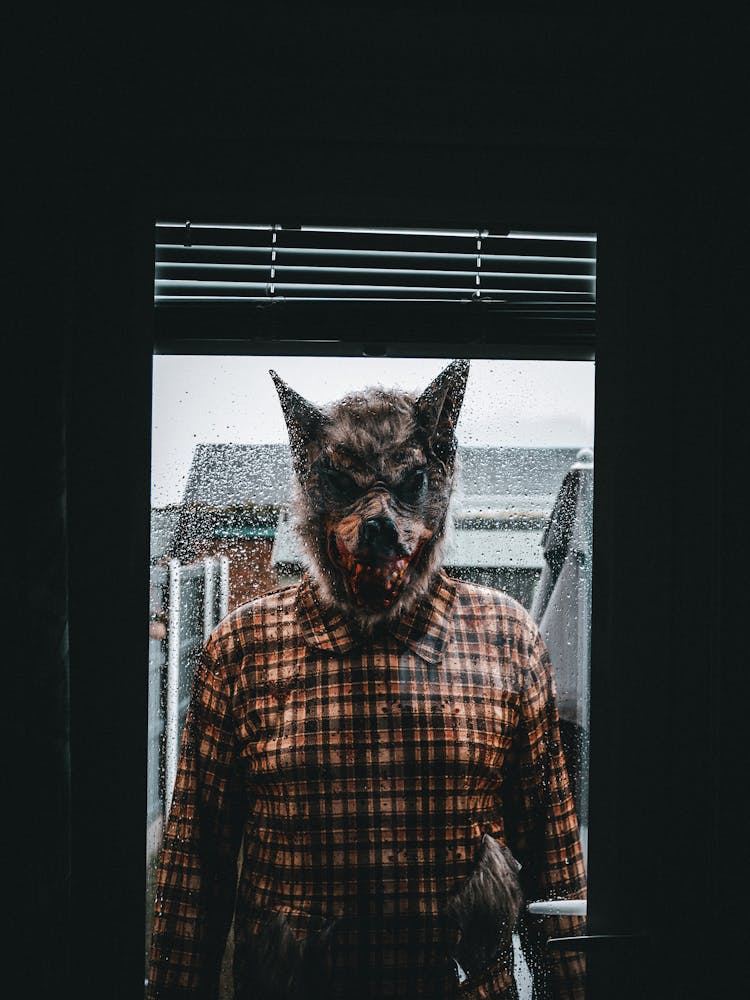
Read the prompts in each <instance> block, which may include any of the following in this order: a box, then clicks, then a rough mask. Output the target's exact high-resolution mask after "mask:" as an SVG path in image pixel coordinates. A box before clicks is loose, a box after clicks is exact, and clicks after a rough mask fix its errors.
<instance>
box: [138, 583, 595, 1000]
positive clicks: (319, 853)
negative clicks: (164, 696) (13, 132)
mask: <svg viewBox="0 0 750 1000" xmlns="http://www.w3.org/2000/svg"><path fill="white" fill-rule="evenodd" d="M485 832H486V833H490V834H491V835H492V836H493V837H495V838H497V839H498V840H500V841H502V842H504V843H505V844H507V845H508V847H509V848H510V849H511V850H512V852H513V854H514V855H515V856H516V858H517V859H518V861H519V862H520V863H521V865H522V869H521V873H520V877H521V880H522V886H523V889H524V893H525V896H526V899H527V900H529V899H560V898H574V897H581V896H583V895H585V873H584V866H583V860H582V855H581V848H580V842H579V836H578V826H577V820H576V816H575V812H574V805H573V801H572V797H571V794H570V790H569V785H568V777H567V773H566V769H565V764H564V760H563V756H562V751H561V746H560V738H559V730H558V718H557V710H556V707H555V699H554V685H553V680H552V674H551V668H550V663H549V658H548V655H547V652H546V649H545V646H544V643H543V640H542V638H541V636H540V634H539V631H538V629H537V628H536V626H535V624H534V623H533V621H532V620H531V618H530V617H529V615H528V614H527V612H526V611H525V610H524V609H523V608H522V607H521V605H519V604H518V603H517V602H516V601H514V600H512V599H511V598H510V597H508V596H507V595H505V594H502V593H501V592H499V591H496V590H492V589H490V588H487V587H481V586H476V585H474V584H468V583H462V582H459V581H458V580H455V579H451V578H450V577H448V576H447V575H445V574H444V573H440V574H438V575H437V577H436V578H435V580H434V582H433V585H432V588H431V591H430V593H429V594H428V595H427V596H426V597H425V598H424V599H422V600H421V601H420V602H419V604H418V606H417V607H416V608H415V610H414V611H413V612H411V613H410V614H408V615H402V616H401V618H400V619H399V620H398V622H397V623H396V624H395V625H394V626H393V627H392V628H391V629H390V630H389V631H383V632H382V633H381V634H378V635H375V636H371V637H369V638H366V639H365V638H362V637H361V636H358V635H357V634H356V633H355V632H354V631H353V628H352V626H351V624H350V623H349V622H348V621H347V620H346V619H345V618H344V617H342V615H341V614H340V613H339V612H338V611H336V610H335V609H334V608H331V607H326V606H324V604H323V603H322V602H321V599H320V595H319V593H318V591H317V588H316V586H315V584H314V582H313V581H312V580H311V579H309V578H307V577H305V578H303V580H302V582H301V583H300V584H299V585H297V586H292V587H288V588H284V589H281V590H278V591H275V592H274V593H272V594H269V595H266V596H264V597H261V598H259V599H257V600H255V601H252V602H251V603H249V604H246V605H245V606H243V607H241V608H239V609H237V610H236V611H234V612H232V613H231V614H229V615H228V616H227V617H226V618H225V619H224V620H223V621H222V622H221V623H220V624H219V625H218V627H217V628H216V630H215V631H214V632H213V634H212V636H211V637H210V639H209V641H208V643H207V644H206V647H205V649H204V651H203V655H202V657H201V660H200V663H199V665H198V667H197V669H196V673H195V678H194V684H193V693H192V698H191V704H190V708H189V712H188V719H187V723H186V726H185V731H184V734H183V739H182V749H181V757H180V762H179V768H178V775H177V781H176V786H175V790H174V796H173V800H172V806H171V813H170V817H169V822H168V826H167V830H166V833H165V838H164V843H163V847H162V853H161V858H160V865H159V871H158V878H157V893H156V902H155V918H154V929H153V939H152V952H151V966H150V975H149V990H148V994H149V997H150V998H151V1000H176V998H185V1000H187V998H198V997H199V998H211V997H214V996H215V995H216V990H217V983H218V977H219V969H220V964H221V959H222V954H223V950H224V946H225V941H226V936H227V932H228V929H229V926H230V923H231V921H232V916H233V914H234V928H235V930H234V933H235V969H234V975H235V989H236V990H237V993H238V995H240V996H242V995H243V983H246V982H247V977H248V971H249V970H248V969H247V968H246V962H245V961H244V960H243V956H244V955H245V953H246V951H247V947H246V945H247V941H248V936H249V935H253V934H257V933H259V932H260V931H261V930H262V928H263V927H264V925H265V924H266V923H267V922H268V921H269V919H270V918H271V917H272V916H273V915H274V914H275V913H278V912H281V913H283V914H284V915H285V916H286V918H287V920H288V924H289V926H290V928H291V929H292V930H293V931H294V933H295V935H296V936H298V937H299V938H304V937H305V936H306V935H307V934H308V933H310V932H312V931H315V930H316V929H320V927H321V926H322V924H323V922H324V921H325V920H329V919H331V918H336V919H337V924H336V928H335V932H334V938H333V946H334V955H335V966H334V985H333V987H332V992H331V996H336V997H352V996H358V997H396V996H399V997H400V996H403V997H435V998H437V997H447V996H451V995H454V994H458V993H463V994H465V995H466V996H467V997H471V998H480V997H481V998H493V997H513V996H515V986H514V981H513V968H512V965H513V963H512V955H510V954H506V955H504V956H501V957H500V958H499V959H497V960H496V961H495V962H494V963H493V964H492V965H491V966H490V967H489V968H488V969H487V971H486V973H485V974H484V975H482V976H481V977H480V978H479V979H477V980H475V981H473V982H469V983H468V984H466V985H465V986H463V987H461V988H460V989H459V988H458V987H457V986H456V985H455V983H452V981H451V973H450V971H449V968H448V964H447V962H446V956H447V955H449V954H450V953H451V951H452V947H453V945H455V942H456V940H457V937H458V932H457V930H456V929H455V928H452V927H450V926H448V925H447V923H446V921H445V920H444V919H443V916H442V914H443V911H444V908H445V904H446V901H447V898H448V896H449V894H450V893H451V891H452V890H454V889H455V888H456V887H457V884H458V883H459V882H460V881H461V880H462V879H464V878H466V877H467V876H468V875H469V873H470V872H471V870H472V864H473V860H474V858H475V856H476V853H477V850H478V848H479V845H480V842H481V838H482V835H483V834H484V833H485ZM240 843H242V845H243V847H242V854H243V857H242V859H241V869H240V875H239V881H238V880H237V856H238V851H239V847H240ZM542 923H543V924H544V926H541V924H542ZM551 932H554V933H555V934H560V935H568V934H577V933H582V932H583V922H582V919H581V918H575V917H558V918H546V919H545V920H544V921H543V922H541V921H538V920H536V921H535V920H532V919H531V918H528V917H527V918H525V927H522V931H521V933H522V938H523V940H524V945H525V950H527V955H528V956H529V961H530V965H532V966H534V967H536V966H537V964H538V963H542V962H543V954H544V940H545V938H546V936H548V935H549V933H551ZM538 974H539V977H540V978H544V979H545V980H546V986H545V989H546V988H547V987H551V990H550V992H551V993H552V994H553V995H554V996H559V997H566V998H573V997H582V996H583V986H582V978H583V966H582V959H581V957H580V955H579V954H578V953H567V954H564V955H559V956H557V957H555V958H554V960H553V965H552V967H551V968H548V970H547V972H540V973H538Z"/></svg>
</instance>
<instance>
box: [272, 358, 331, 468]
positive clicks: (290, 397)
mask: <svg viewBox="0 0 750 1000" xmlns="http://www.w3.org/2000/svg"><path fill="white" fill-rule="evenodd" d="M270 375H271V378H272V379H273V383H274V385H275V386H276V391H277V392H278V394H279V399H280V400H281V409H282V411H283V413H284V420H285V421H286V427H287V431H288V432H289V446H290V448H291V451H292V459H293V462H294V470H295V472H296V473H297V477H298V479H299V480H300V482H304V480H305V479H306V478H307V471H308V460H307V459H308V456H307V446H308V444H309V443H310V442H311V441H313V440H314V439H315V438H316V437H317V436H318V434H319V433H320V430H321V428H322V427H323V424H324V423H325V420H326V418H325V415H324V414H323V412H322V411H321V410H319V409H318V408H317V406H313V404H312V403H310V402H308V401H307V400H306V399H305V398H304V396H300V394H299V393H298V392H295V391H294V389H291V388H290V387H289V386H288V385H287V384H286V382H285V381H284V380H283V379H282V378H279V376H278V375H277V374H276V372H275V371H271V372H270Z"/></svg>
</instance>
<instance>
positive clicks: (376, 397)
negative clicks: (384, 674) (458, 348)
mask: <svg viewBox="0 0 750 1000" xmlns="http://www.w3.org/2000/svg"><path fill="white" fill-rule="evenodd" d="M468 374H469V362H468V361H454V362H452V363H451V364H450V365H448V367H447V368H446V369H444V370H443V371H442V372H441V373H440V374H439V375H438V376H437V378H436V379H434V381H433V382H431V383H430V385H428V386H427V388H426V389H425V390H424V392H423V393H422V394H421V395H420V396H419V397H418V398H417V397H415V396H413V395H411V394H410V393H408V392H402V391H398V390H386V389H381V388H371V389H367V390H365V391H363V392H358V393H352V394H351V395H348V396H345V397H344V398H343V399H341V400H339V401H338V402H337V403H334V404H332V405H330V406H328V407H325V408H318V407H316V406H314V405H313V404H312V403H310V402H308V401H307V400H306V399H304V398H303V397H302V396H300V395H299V394H298V393H297V392H295V391H294V390H293V389H291V388H290V387H289V386H288V385H287V384H286V383H285V382H284V381H283V380H282V379H281V378H279V376H278V375H277V374H276V372H273V371H272V372H271V377H272V378H273V381H274V383H275V385H276V389H277V392H278V394H279V399H280V400H281V406H282V410H283V412H284V418H285V420H286V425H287V429H288V432H289V443H290V446H291V453H292V462H293V465H294V471H295V475H296V491H295V498H294V502H293V506H292V513H293V518H294V523H295V528H296V531H297V534H298V536H299V538H300V540H301V542H302V544H303V546H304V549H305V553H306V555H307V561H308V564H309V568H310V571H311V573H312V574H313V576H314V577H315V579H316V580H317V582H318V584H319V586H320V588H321V592H322V594H323V597H324V599H326V600H327V601H328V602H329V603H331V604H335V605H336V606H337V607H339V608H340V609H341V611H342V612H343V613H344V614H346V616H347V617H349V618H350V619H353V620H354V621H355V622H356V623H357V624H358V625H359V627H360V628H361V629H362V630H363V631H370V630H371V629H372V628H374V627H375V626H376V625H378V624H380V623H383V622H386V621H387V620H389V619H391V618H395V617H397V616H398V615H399V613H400V612H401V611H402V610H408V609H409V608H410V607H411V606H412V605H413V604H414V602H415V601H416V600H417V599H418V597H419V596H421V595H422V594H424V592H425V591H426V590H427V588H428V586H429V583H430V581H431V579H432V577H433V576H434V574H435V572H436V571H437V570H438V569H439V567H440V565H441V562H442V554H443V548H444V544H445V537H446V525H447V515H448V505H449V501H450V497H451V492H452V489H453V483H454V477H455V471H456V470H455V459H456V436H455V428H456V423H457V421H458V415H459V412H460V410H461V404H462V402H463V397H464V392H465V389H466V380H467V378H468Z"/></svg>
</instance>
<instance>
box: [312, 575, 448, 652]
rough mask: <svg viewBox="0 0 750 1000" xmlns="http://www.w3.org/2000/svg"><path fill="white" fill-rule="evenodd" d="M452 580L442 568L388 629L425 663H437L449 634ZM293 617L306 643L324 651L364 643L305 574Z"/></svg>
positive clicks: (344, 649)
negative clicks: (420, 595)
mask: <svg viewBox="0 0 750 1000" xmlns="http://www.w3.org/2000/svg"><path fill="white" fill-rule="evenodd" d="M455 599H456V581H455V580H452V579H451V578H450V577H449V576H448V575H447V574H446V573H444V572H443V571H442V570H441V571H440V572H439V573H438V574H437V575H436V576H435V579H434V580H433V581H432V583H431V585H430V588H429V590H428V591H427V593H426V594H425V595H424V597H421V598H420V599H419V600H418V601H417V603H416V604H415V606H414V607H413V608H412V609H411V611H409V612H406V613H403V614H401V615H400V616H399V618H398V619H397V620H396V621H395V622H393V624H392V625H390V627H389V628H388V632H389V634H390V635H391V636H392V637H393V638H394V639H396V641H397V642H400V643H401V644H402V645H404V646H407V647H408V648H409V649H411V650H412V652H414V653H416V654H417V656H419V657H420V658H421V659H423V660H426V661H427V662H428V663H439V662H440V661H441V660H442V658H443V652H444V650H445V646H446V644H447V642H448V638H449V635H450V629H451V624H452V620H453V604H454V602H455ZM296 608H297V620H298V622H299V625H300V629H301V630H302V635H303V637H304V639H305V642H306V643H307V644H308V646H312V647H313V648H314V649H319V650H321V651H323V652H326V653H339V654H343V653H348V652H350V651H351V650H352V649H355V648H357V647H360V646H362V645H363V643H364V642H365V638H364V636H362V634H361V633H360V632H359V631H358V630H357V628H356V626H355V625H354V623H353V622H351V621H349V619H347V618H345V617H344V615H342V614H341V612H340V611H339V610H338V609H337V608H335V607H333V606H331V605H327V604H326V603H325V602H324V601H323V600H322V596H321V593H320V589H319V587H318V585H317V584H316V583H315V581H314V580H313V579H312V578H311V577H309V576H307V575H305V576H304V577H303V578H302V581H301V583H300V585H299V587H298V590H297V598H296Z"/></svg>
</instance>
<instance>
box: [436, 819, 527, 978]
mask: <svg viewBox="0 0 750 1000" xmlns="http://www.w3.org/2000/svg"><path fill="white" fill-rule="evenodd" d="M520 867H521V866H520V865H519V863H518V862H517V861H516V859H515V858H514V857H513V855H512V854H511V852H510V851H509V850H508V848H507V847H506V846H505V845H504V844H501V843H500V842H499V841H497V840H495V838H494V837H491V836H490V835H489V834H485V835H484V837H483V838H482V844H481V847H480V848H479V853H478V855H477V859H476V862H475V865H474V870H473V871H472V873H471V875H470V876H469V878H467V879H466V881H465V882H463V883H462V884H461V885H460V886H459V887H458V889H457V890H456V891H455V892H454V893H453V895H452V896H451V898H450V899H449V900H448V907H447V914H448V916H449V917H450V918H451V919H452V920H453V921H454V922H455V923H456V924H457V925H458V928H459V930H460V931H461V936H460V940H459V942H458V947H457V948H456V955H455V958H456V960H457V961H458V963H459V964H460V966H461V968H462V969H463V970H464V972H465V973H466V974H467V975H468V977H469V978H470V979H475V978H476V977H477V976H478V975H479V974H480V973H481V972H482V971H483V969H485V968H486V966H487V965H488V964H489V963H490V962H491V961H492V959H493V958H494V957H495V956H496V955H497V954H498V952H499V951H501V950H502V949H503V948H505V949H508V948H510V947H511V942H512V935H513V929H514V927H515V926H516V923H517V922H518V915H519V913H520V910H521V905H522V903H523V895H522V892H521V886H520V884H519V881H518V872H519V871H520Z"/></svg>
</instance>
